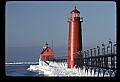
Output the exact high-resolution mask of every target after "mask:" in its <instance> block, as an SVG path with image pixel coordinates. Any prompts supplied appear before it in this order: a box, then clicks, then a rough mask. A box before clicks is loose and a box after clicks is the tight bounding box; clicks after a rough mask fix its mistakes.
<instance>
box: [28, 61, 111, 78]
mask: <svg viewBox="0 0 120 82" xmlns="http://www.w3.org/2000/svg"><path fill="white" fill-rule="evenodd" d="M27 70H29V71H36V72H38V73H39V74H41V71H42V74H44V75H46V76H52V77H66V76H67V77H74V76H75V77H76V76H77V77H97V75H98V72H96V73H95V74H94V70H92V73H91V70H90V69H89V70H88V73H87V72H85V68H84V67H83V69H80V68H75V67H74V68H69V69H68V68H67V62H61V63H60V62H52V61H46V62H44V61H40V60H39V65H30V67H29V68H28V69H27ZM104 76H106V77H109V74H106V75H104ZM99 77H103V74H102V73H101V74H99Z"/></svg>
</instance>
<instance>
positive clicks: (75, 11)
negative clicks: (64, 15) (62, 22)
mask: <svg viewBox="0 0 120 82" xmlns="http://www.w3.org/2000/svg"><path fill="white" fill-rule="evenodd" d="M70 13H71V14H73V13H80V12H79V11H78V10H77V9H76V6H75V8H74V10H72V11H71V12H70Z"/></svg>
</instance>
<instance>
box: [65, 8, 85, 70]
mask: <svg viewBox="0 0 120 82" xmlns="http://www.w3.org/2000/svg"><path fill="white" fill-rule="evenodd" d="M80 19H82V18H80V12H79V11H78V10H77V9H76V6H75V8H74V10H72V11H71V12H70V17H69V19H68V23H69V33H68V61H67V62H68V68H73V67H74V65H75V62H74V58H75V57H76V52H78V51H81V50H82V31H81V22H83V21H80Z"/></svg>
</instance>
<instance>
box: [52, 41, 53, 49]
mask: <svg viewBox="0 0 120 82" xmlns="http://www.w3.org/2000/svg"><path fill="white" fill-rule="evenodd" d="M52 50H53V40H52Z"/></svg>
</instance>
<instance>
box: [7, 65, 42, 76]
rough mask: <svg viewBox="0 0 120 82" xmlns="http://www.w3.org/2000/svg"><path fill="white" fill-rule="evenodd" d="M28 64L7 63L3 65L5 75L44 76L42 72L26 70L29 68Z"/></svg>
mask: <svg viewBox="0 0 120 82" xmlns="http://www.w3.org/2000/svg"><path fill="white" fill-rule="evenodd" d="M29 66H30V65H29V64H18V65H16V64H8V65H5V70H6V76H13V77H14V76H20V77H21V76H22V77H31V76H37V77H41V76H44V75H43V74H39V72H33V71H29V70H27V68H29Z"/></svg>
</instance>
